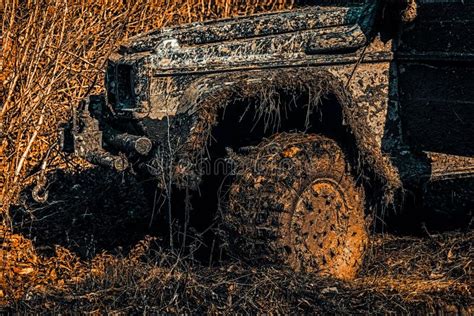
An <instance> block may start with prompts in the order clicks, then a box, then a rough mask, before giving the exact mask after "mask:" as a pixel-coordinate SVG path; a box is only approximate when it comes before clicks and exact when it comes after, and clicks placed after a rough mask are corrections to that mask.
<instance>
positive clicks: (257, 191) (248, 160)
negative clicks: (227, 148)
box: [221, 133, 368, 279]
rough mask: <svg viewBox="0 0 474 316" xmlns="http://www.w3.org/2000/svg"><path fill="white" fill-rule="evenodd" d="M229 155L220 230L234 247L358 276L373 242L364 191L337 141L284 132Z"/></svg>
mask: <svg viewBox="0 0 474 316" xmlns="http://www.w3.org/2000/svg"><path fill="white" fill-rule="evenodd" d="M230 158H231V159H232V160H233V161H234V162H235V164H236V173H235V178H234V180H233V182H232V183H231V184H230V187H229V188H228V191H227V193H226V195H225V197H224V199H223V201H225V203H224V205H223V207H221V223H222V225H221V228H222V229H221V231H223V232H224V233H223V234H224V240H225V241H226V244H227V246H228V250H229V252H230V253H231V254H235V255H237V256H239V257H240V258H244V259H247V260H250V261H264V262H271V263H282V264H286V265H289V266H290V267H292V268H293V269H295V270H297V271H308V272H315V273H319V274H323V275H332V276H335V277H338V278H341V279H351V278H354V277H355V275H356V273H357V271H358V269H359V268H360V266H361V264H362V261H363V256H364V253H365V249H366V246H367V242H368V234H367V227H366V221H365V216H364V192H363V189H362V187H358V186H356V184H355V181H354V179H353V177H352V175H351V173H350V171H349V170H348V168H347V166H348V164H347V163H346V160H345V157H344V154H343V152H342V150H341V148H340V147H339V146H338V145H337V143H336V142H335V141H333V140H332V139H329V138H326V137H323V136H320V135H307V134H302V133H291V134H289V133H282V134H277V135H275V136H273V137H272V138H270V139H268V140H264V141H262V142H261V143H260V144H259V145H258V146H255V147H252V148H251V149H247V150H245V153H235V154H231V157H230Z"/></svg>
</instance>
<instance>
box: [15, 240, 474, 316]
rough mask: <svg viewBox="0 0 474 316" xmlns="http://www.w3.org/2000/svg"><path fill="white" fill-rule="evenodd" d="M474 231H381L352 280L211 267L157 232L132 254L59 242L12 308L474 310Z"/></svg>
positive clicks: (58, 310) (41, 261) (236, 266)
mask: <svg viewBox="0 0 474 316" xmlns="http://www.w3.org/2000/svg"><path fill="white" fill-rule="evenodd" d="M473 238H474V236H473V235H472V233H471V234H468V235H465V234H459V233H458V234H456V233H454V234H444V235H435V236H431V237H430V238H429V239H422V238H400V237H392V236H385V237H384V236H376V237H375V238H374V247H373V254H372V256H371V257H370V258H369V259H368V262H367V263H366V270H365V271H363V273H362V275H361V277H360V278H358V279H356V280H355V281H353V282H350V283H348V282H343V281H338V280H334V279H329V278H322V277H318V276H315V275H312V274H304V273H295V272H293V271H290V270H287V269H285V268H283V267H275V266H260V267H248V266H245V265H244V264H242V263H241V262H228V263H226V264H225V265H222V266H220V267H213V268H211V267H205V266H204V267H203V266H200V265H197V264H195V263H192V262H190V261H189V260H185V259H184V260H183V259H181V258H178V257H176V256H174V255H172V254H170V253H167V252H166V251H165V250H163V249H162V248H160V247H159V244H158V243H156V240H155V239H153V238H150V237H147V238H145V239H144V240H143V241H142V242H140V243H138V244H137V246H136V247H135V248H134V249H133V250H132V251H131V252H130V253H129V254H128V255H127V256H123V257H120V256H111V255H109V254H107V253H103V254H100V255H98V256H96V257H95V258H94V259H93V260H92V261H87V262H83V261H81V260H80V259H79V258H78V257H77V256H75V255H74V254H73V253H71V252H69V251H68V250H67V249H65V248H61V247H57V248H56V255H55V256H54V257H53V259H52V258H38V261H37V268H38V270H37V272H36V273H34V274H33V275H34V278H33V279H34V280H35V282H27V279H25V278H24V279H23V282H22V283H18V284H21V288H20V287H17V288H16V291H17V292H16V293H15V294H16V295H18V296H17V297H16V300H15V301H14V303H13V304H12V305H11V307H13V308H14V309H16V310H17V311H24V312H26V311H27V312H35V311H38V312H39V311H45V310H49V311H51V312H54V313H63V312H66V313H67V312H68V311H71V310H74V311H80V312H96V313H97V312H99V313H104V312H107V313H110V312H121V313H130V312H134V313H143V312H158V313H170V312H171V313H236V312H240V313H242V312H243V313H249V312H250V313H257V312H260V313H261V312H264V313H282V314H287V313H303V312H304V313H309V312H311V313H322V314H326V313H329V314H354V313H355V314H359V313H361V314H367V313H371V314H388V313H395V314H427V313H436V312H440V311H444V312H452V313H462V312H464V313H466V315H468V314H469V313H472V312H473V310H472V308H473V303H474V302H473V299H472V284H471V281H472V277H473V271H472V268H473V266H472V264H473V263H472V256H473V253H472V249H471V246H470V245H471V244H472V242H473V241H474V239H473ZM401 246H402V247H401ZM33 275H31V274H30V277H32V276H33Z"/></svg>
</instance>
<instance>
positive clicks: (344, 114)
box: [62, 1, 474, 278]
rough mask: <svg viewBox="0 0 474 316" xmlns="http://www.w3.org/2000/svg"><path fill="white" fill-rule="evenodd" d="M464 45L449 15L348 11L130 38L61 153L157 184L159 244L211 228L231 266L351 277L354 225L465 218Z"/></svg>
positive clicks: (473, 161) (462, 28)
mask: <svg viewBox="0 0 474 316" xmlns="http://www.w3.org/2000/svg"><path fill="white" fill-rule="evenodd" d="M473 28H474V6H473V5H470V4H468V3H466V2H462V3H461V2H460V1H459V2H456V1H449V2H448V1H446V2H444V1H436V2H434V1H419V2H418V3H414V2H408V3H388V2H383V1H370V2H362V1H359V2H358V1H352V2H350V3H349V2H348V3H346V4H344V3H343V4H340V3H339V4H336V5H334V4H328V3H325V2H321V3H320V4H319V5H315V6H309V7H303V8H300V9H295V10H291V11H288V12H278V13H269V14H260V15H255V16H250V17H240V18H234V19H225V20H218V21H210V22H202V23H193V24H188V25H184V26H179V27H173V28H164V29H161V30H157V31H153V32H150V33H146V34H142V35H139V36H136V37H134V38H131V39H130V40H128V41H127V42H125V43H123V44H122V46H121V47H120V49H119V50H118V51H117V52H116V53H115V54H113V55H112V56H111V57H110V59H109V61H108V66H107V71H106V80H105V85H106V93H105V95H99V96H90V97H88V98H87V99H86V100H84V102H82V104H81V105H80V107H79V108H78V109H76V111H75V113H74V117H73V119H72V122H71V123H70V124H69V125H68V126H67V127H66V128H65V129H64V131H63V133H62V146H63V149H64V150H65V151H69V152H74V153H75V154H76V155H78V156H80V157H83V158H85V159H87V160H88V161H90V162H92V163H94V164H97V165H103V166H108V167H110V168H113V169H115V170H117V171H123V170H125V169H127V168H128V169H129V170H131V171H132V172H134V173H135V174H137V176H139V177H140V178H141V179H143V181H144V183H148V185H147V186H148V187H149V188H152V189H155V187H156V186H154V185H152V184H151V183H155V184H156V182H158V190H159V192H161V193H163V194H164V195H166V196H168V197H170V196H171V200H173V197H176V199H175V200H179V201H178V202H180V201H181V202H182V206H181V207H178V208H175V210H174V211H170V210H168V211H166V212H165V213H166V214H167V218H168V221H169V224H170V227H171V225H172V224H173V223H174V220H173V219H172V218H171V217H172V216H173V214H177V213H179V212H180V211H181V210H182V212H183V214H184V213H186V214H185V215H182V216H181V217H180V216H179V215H176V216H177V218H181V219H182V221H183V223H184V224H183V225H184V226H185V227H186V225H188V224H189V218H190V216H191V217H195V218H196V217H197V218H216V219H217V222H218V224H216V226H215V227H217V228H218V229H217V230H218V231H219V234H220V236H222V240H223V242H222V246H223V247H226V248H227V249H228V251H229V252H231V253H233V254H237V255H239V256H240V257H241V258H246V259H248V260H252V261H260V260H263V261H265V262H278V263H283V264H287V265H290V266H291V267H293V268H294V269H296V270H303V271H313V272H317V273H322V274H330V275H335V276H338V277H340V278H352V277H353V276H354V275H355V273H356V271H357V269H358V268H359V267H360V265H361V262H362V260H363V254H364V252H365V249H366V247H367V242H368V220H367V215H368V213H369V212H368V211H367V210H369V209H374V207H376V208H377V207H378V209H381V210H386V209H387V208H390V207H392V208H396V209H403V206H404V205H405V203H404V201H407V200H410V199H409V198H407V196H411V195H416V196H417V199H418V196H421V197H419V199H421V200H420V201H422V203H421V204H422V205H421V204H417V205H421V206H423V207H427V206H429V208H430V209H431V210H433V211H434V212H438V213H440V212H445V210H446V209H448V213H449V212H454V210H457V209H460V210H463V211H466V210H467V211H468V212H469V211H470V210H471V209H472V204H473V200H472V179H473V178H472V176H473V175H474V158H473V155H474V146H473V140H474V129H473V121H474V109H473V106H474V103H473V101H472V100H473V99H474V86H473V82H474V81H473V80H472V73H473V71H474V63H473V61H474V35H472V32H470V30H472V29H473ZM147 179H154V180H155V182H152V181H146V180H147ZM156 180H157V181H156ZM459 183H461V185H459ZM172 190H173V191H172ZM174 192H176V193H174ZM182 192H186V195H182ZM433 192H436V193H435V194H433ZM155 196H159V194H158V195H156V194H155ZM183 197H184V198H183ZM183 201H184V202H183ZM155 204H159V203H155ZM178 204H179V203H178ZM372 217H373V216H372Z"/></svg>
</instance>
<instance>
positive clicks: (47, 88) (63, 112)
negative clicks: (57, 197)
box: [0, 0, 293, 215]
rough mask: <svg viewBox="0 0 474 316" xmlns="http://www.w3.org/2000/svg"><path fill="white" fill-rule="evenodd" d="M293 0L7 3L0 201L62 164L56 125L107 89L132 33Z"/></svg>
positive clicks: (5, 201)
mask: <svg viewBox="0 0 474 316" xmlns="http://www.w3.org/2000/svg"><path fill="white" fill-rule="evenodd" d="M292 4H293V1H292V0H274V1H271V0H249V1H241V0H206V1H204V0H177V1H169V0H156V1H136V2H134V1H131V2H130V1H121V0H103V1H95V0H94V1H93V0H67V1H66V0H42V1H18V0H7V1H6V2H5V3H4V4H3V8H2V9H3V10H2V41H3V43H2V56H1V57H0V62H1V67H2V69H1V70H0V71H1V74H2V78H1V79H2V86H1V90H0V97H1V102H0V107H1V108H0V205H1V207H2V210H3V215H5V214H7V213H6V212H7V210H8V207H9V206H10V204H11V203H12V202H14V201H15V200H16V198H17V196H18V192H19V190H20V189H21V188H22V186H24V185H25V184H27V183H28V182H30V181H33V180H34V179H35V177H38V176H40V174H41V171H42V169H43V170H44V169H46V170H51V169H54V168H57V167H58V165H60V164H61V163H64V160H63V159H59V157H58V156H59V153H58V152H57V149H56V145H55V144H56V135H57V133H56V131H57V127H58V124H59V123H60V122H63V121H65V120H67V118H68V117H69V115H70V113H71V109H72V107H74V106H76V105H77V104H78V102H79V100H80V99H82V98H83V97H84V96H85V95H87V94H88V93H98V92H100V91H102V89H103V73H104V63H105V61H106V59H107V56H108V55H109V54H110V53H111V52H112V51H113V50H114V48H115V47H116V46H117V43H118V42H119V41H121V40H123V39H125V38H127V37H129V36H132V35H135V34H137V33H140V32H144V31H147V30H150V29H153V28H158V27H163V26H167V25H171V24H177V23H184V22H191V21H202V20H205V19H213V18H219V17H229V16H234V15H238V14H252V13H256V12H261V11H268V10H281V9H284V8H288V7H291V6H292Z"/></svg>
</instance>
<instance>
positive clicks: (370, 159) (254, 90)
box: [176, 68, 401, 203]
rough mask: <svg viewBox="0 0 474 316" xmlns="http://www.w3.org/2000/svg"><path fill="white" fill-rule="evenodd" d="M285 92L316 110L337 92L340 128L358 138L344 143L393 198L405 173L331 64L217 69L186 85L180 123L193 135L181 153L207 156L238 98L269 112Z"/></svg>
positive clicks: (194, 157)
mask: <svg viewBox="0 0 474 316" xmlns="http://www.w3.org/2000/svg"><path fill="white" fill-rule="evenodd" d="M282 93H283V94H285V95H286V96H299V95H302V94H307V95H308V100H309V102H308V105H309V108H313V109H316V108H317V107H318V106H319V105H320V104H321V100H322V99H324V98H325V97H328V96H332V97H333V98H334V99H335V100H336V101H337V102H336V103H337V104H338V106H339V108H338V111H340V114H341V118H342V121H341V122H340V125H339V127H340V128H343V129H344V130H346V131H347V132H348V133H350V135H352V136H353V139H354V141H353V143H346V144H342V145H343V146H349V147H350V148H351V149H353V150H354V152H356V153H357V155H358V157H357V159H358V162H361V167H362V168H368V169H369V170H370V172H371V174H373V175H374V176H375V177H376V178H377V180H380V181H381V182H382V184H383V186H384V189H383V193H384V197H385V200H386V203H389V202H392V201H393V200H392V199H393V194H394V192H395V190H397V189H399V188H400V187H401V182H400V178H399V175H398V171H397V170H396V168H394V167H393V165H392V164H391V160H390V157H387V156H386V155H384V154H383V153H382V149H381V144H380V143H379V142H378V141H377V135H376V134H375V132H374V131H373V130H371V128H370V124H367V120H368V117H367V113H368V112H369V110H368V109H365V110H364V108H363V107H364V105H361V104H358V103H359V99H360V97H358V98H356V97H355V96H354V95H355V93H354V91H353V88H352V89H351V87H349V86H347V85H345V84H344V81H343V80H342V79H341V77H339V76H337V75H335V74H334V73H333V72H330V71H328V70H326V69H320V68H307V69H290V70H288V69H273V70H258V71H248V72H245V73H244V72H239V73H228V74H216V75H212V76H208V77H204V78H202V79H200V80H197V81H196V82H194V83H193V84H192V85H191V86H190V87H189V88H188V89H187V90H186V92H185V93H184V96H183V98H182V102H181V103H180V104H179V106H178V109H177V115H176V118H177V122H178V123H179V122H186V123H185V124H186V126H187V128H188V137H186V141H185V142H184V143H183V144H182V146H181V149H180V151H179V154H178V155H179V158H180V159H184V160H186V161H191V162H193V163H194V164H195V163H196V161H197V160H199V159H201V158H202V157H203V155H206V154H207V152H206V149H207V147H208V146H209V144H210V140H211V139H212V136H211V135H212V133H213V130H214V129H215V128H216V126H219V124H225V123H226V121H225V119H224V120H222V118H221V117H220V116H221V114H222V112H223V111H226V109H228V108H229V107H230V106H232V105H233V104H235V103H236V101H237V102H238V101H239V100H244V99H256V100H259V109H258V110H260V111H264V112H265V111H268V110H269V109H275V108H278V105H279V104H276V103H275V99H274V98H275V97H276V96H281V94H282ZM180 118H181V119H180ZM184 118H187V119H184ZM189 119H190V121H189ZM322 119H323V120H324V119H325V118H322ZM178 125H179V124H178ZM181 127H183V125H181Z"/></svg>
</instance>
